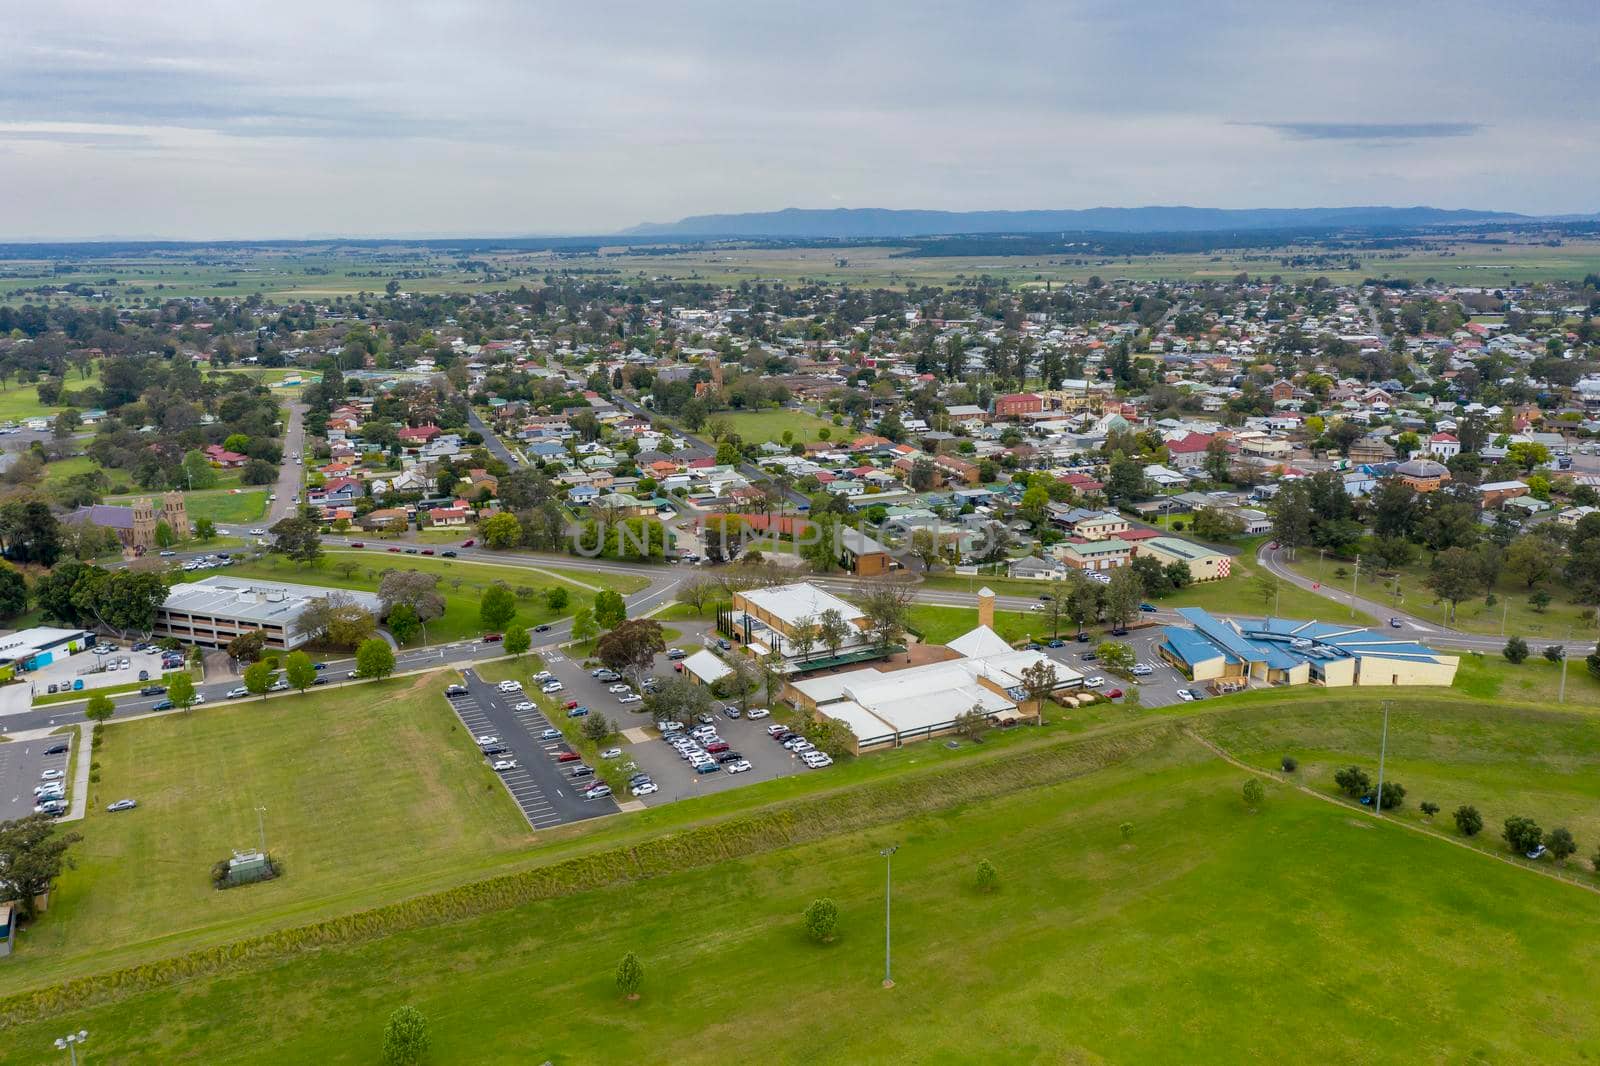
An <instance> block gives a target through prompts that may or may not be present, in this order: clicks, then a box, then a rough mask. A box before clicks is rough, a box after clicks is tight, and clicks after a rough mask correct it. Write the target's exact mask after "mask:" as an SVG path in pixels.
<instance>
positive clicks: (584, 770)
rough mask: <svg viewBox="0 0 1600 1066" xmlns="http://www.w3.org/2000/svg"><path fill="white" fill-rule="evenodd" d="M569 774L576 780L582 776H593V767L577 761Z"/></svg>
mask: <svg viewBox="0 0 1600 1066" xmlns="http://www.w3.org/2000/svg"><path fill="white" fill-rule="evenodd" d="M571 776H572V777H573V779H574V780H577V779H579V778H584V777H593V776H594V767H592V766H585V765H584V764H583V763H579V764H578V765H577V766H574V767H573V768H572V775H571Z"/></svg>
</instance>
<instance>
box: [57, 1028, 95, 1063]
mask: <svg viewBox="0 0 1600 1066" xmlns="http://www.w3.org/2000/svg"><path fill="white" fill-rule="evenodd" d="M87 1039H89V1030H87V1029H79V1030H78V1031H77V1032H76V1033H68V1034H67V1035H66V1036H58V1037H56V1050H57V1051H65V1052H66V1053H67V1054H68V1055H71V1056H72V1066H78V1045H79V1044H81V1043H83V1042H84V1041H85V1040H87Z"/></svg>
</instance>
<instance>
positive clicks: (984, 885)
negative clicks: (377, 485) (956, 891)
mask: <svg viewBox="0 0 1600 1066" xmlns="http://www.w3.org/2000/svg"><path fill="white" fill-rule="evenodd" d="M973 882H974V884H975V885H976V886H977V889H978V891H979V892H982V893H985V894H988V893H991V892H993V891H995V889H997V888H999V887H1000V874H999V871H997V870H996V869H995V868H994V863H992V862H990V861H989V860H988V859H979V860H978V867H977V870H976V871H975V872H974V874H973Z"/></svg>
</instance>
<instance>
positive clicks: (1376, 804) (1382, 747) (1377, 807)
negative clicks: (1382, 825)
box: [1372, 700, 1389, 816]
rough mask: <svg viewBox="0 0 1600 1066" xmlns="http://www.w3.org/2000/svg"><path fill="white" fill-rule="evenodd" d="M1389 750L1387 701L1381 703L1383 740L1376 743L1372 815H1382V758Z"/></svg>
mask: <svg viewBox="0 0 1600 1066" xmlns="http://www.w3.org/2000/svg"><path fill="white" fill-rule="evenodd" d="M1388 750H1389V701H1388V700H1384V701H1383V739H1382V740H1380V741H1379V742H1378V793H1377V795H1375V796H1373V797H1372V813H1373V814H1376V815H1380V816H1381V815H1382V814H1383V757H1384V755H1385V754H1386V753H1387V752H1388Z"/></svg>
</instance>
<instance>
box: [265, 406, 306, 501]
mask: <svg viewBox="0 0 1600 1066" xmlns="http://www.w3.org/2000/svg"><path fill="white" fill-rule="evenodd" d="M305 453H306V405H305V404H303V403H301V402H300V401H298V400H292V401H290V403H289V424H288V425H287V426H285V427H284V429H283V462H282V464H281V465H280V466H279V468H278V481H277V484H276V485H275V486H273V489H272V491H273V492H274V493H276V494H277V497H278V498H277V499H276V500H273V501H271V502H270V503H268V504H267V516H266V518H264V519H262V521H261V524H262V525H263V526H267V527H271V525H272V524H273V523H274V522H276V521H278V520H279V519H281V518H287V517H289V516H290V515H291V514H293V513H294V509H295V503H294V498H295V497H296V496H297V495H299V493H300V486H301V485H302V484H303V483H304V476H305V467H304V466H303V465H301V464H299V463H296V462H295V461H294V457H295V456H296V455H299V456H302V457H303V456H304V455H305Z"/></svg>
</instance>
